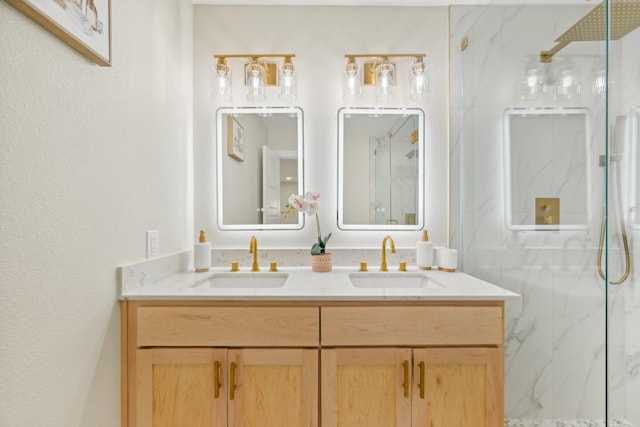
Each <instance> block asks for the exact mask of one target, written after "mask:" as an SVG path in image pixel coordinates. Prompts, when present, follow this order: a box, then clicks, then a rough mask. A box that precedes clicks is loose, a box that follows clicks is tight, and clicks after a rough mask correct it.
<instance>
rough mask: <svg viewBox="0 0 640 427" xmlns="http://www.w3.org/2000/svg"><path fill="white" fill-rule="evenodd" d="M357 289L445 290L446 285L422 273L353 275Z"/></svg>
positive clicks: (352, 281) (351, 275) (352, 280)
mask: <svg viewBox="0 0 640 427" xmlns="http://www.w3.org/2000/svg"><path fill="white" fill-rule="evenodd" d="M349 279H350V280H351V283H352V284H353V286H355V287H356V288H443V287H444V285H443V284H441V283H439V282H437V281H435V280H433V279H430V278H428V277H427V276H425V275H424V274H420V273H351V274H349Z"/></svg>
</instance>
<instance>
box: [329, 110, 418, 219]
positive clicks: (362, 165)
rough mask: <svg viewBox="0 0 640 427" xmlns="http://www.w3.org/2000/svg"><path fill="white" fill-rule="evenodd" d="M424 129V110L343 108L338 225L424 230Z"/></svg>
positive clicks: (339, 144)
mask: <svg viewBox="0 0 640 427" xmlns="http://www.w3.org/2000/svg"><path fill="white" fill-rule="evenodd" d="M424 127H425V115H424V112H423V111H422V110H421V109H419V108H341V109H340V110H338V192H337V193H338V203H337V205H338V228H340V229H342V230H396V231H399V230H421V229H422V228H424V211H425V209H424V180H425V172H424V163H425V161H424V155H425V150H424V145H425V141H424V135H425V128H424Z"/></svg>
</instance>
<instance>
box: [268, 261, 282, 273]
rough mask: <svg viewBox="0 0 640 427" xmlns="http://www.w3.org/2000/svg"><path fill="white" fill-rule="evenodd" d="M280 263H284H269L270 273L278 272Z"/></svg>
mask: <svg viewBox="0 0 640 427" xmlns="http://www.w3.org/2000/svg"><path fill="white" fill-rule="evenodd" d="M278 263H280V264H282V263H284V261H271V262H270V263H269V271H278Z"/></svg>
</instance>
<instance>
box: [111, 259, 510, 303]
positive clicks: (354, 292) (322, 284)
mask: <svg viewBox="0 0 640 427" xmlns="http://www.w3.org/2000/svg"><path fill="white" fill-rule="evenodd" d="M261 268H262V270H261V271H260V272H259V273H250V272H249V271H248V270H246V269H245V270H242V271H240V272H237V273H230V272H229V268H228V267H224V268H223V267H215V268H212V269H211V270H210V271H209V272H206V273H196V272H193V271H186V272H179V273H175V274H172V275H170V276H168V277H166V278H161V279H159V280H155V281H153V282H150V283H146V282H143V283H140V282H139V285H138V286H135V287H130V286H123V288H122V291H121V299H130V300H133V299H135V300H149V299H152V300H162V299H165V300H169V299H170V300H289V301H313V300H326V301H329V300H331V301H389V300H392V301H393V300H395V301H411V300H419V301H429V300H433V301H478V300H483V301H496V300H500V301H505V302H517V303H519V302H520V296H519V295H518V294H515V293H513V292H510V291H508V290H506V289H503V288H501V287H499V286H496V285H493V284H491V283H488V282H485V281H484V280H480V279H477V278H475V277H473V276H470V275H468V274H465V273H461V272H444V271H438V270H427V271H424V270H418V269H417V268H416V267H415V266H414V267H413V268H412V267H411V266H409V267H408V268H407V269H408V271H407V272H398V271H397V270H398V267H397V266H391V265H390V266H389V272H388V273H382V272H380V271H378V268H377V266H375V267H371V266H370V270H369V271H368V272H366V273H365V272H359V271H358V268H357V267H335V266H334V268H333V271H332V272H329V273H316V272H313V271H312V270H311V268H310V267H288V268H279V270H278V272H276V273H271V272H269V271H268V268H266V269H265V268H264V267H262V266H261ZM217 275H218V276H234V277H243V278H245V279H246V282H249V281H251V280H256V279H258V280H259V279H260V277H264V278H269V277H271V278H274V277H276V276H279V277H280V278H282V279H284V276H286V281H284V284H282V285H279V286H277V287H252V286H246V285H244V284H243V285H240V286H231V285H227V286H224V287H212V286H211V285H210V282H208V280H209V279H211V278H212V277H214V276H217ZM235 275H237V276H235ZM350 275H354V276H356V275H370V277H369V279H374V278H378V277H380V276H384V275H387V276H390V277H389V279H388V280H389V286H386V285H385V286H384V287H357V286H355V285H354V284H353V283H352V281H351V279H350ZM409 276H414V278H415V276H421V277H424V278H426V279H427V281H428V284H427V285H426V286H424V285H423V286H416V287H409V286H405V285H401V284H398V283H399V282H400V280H402V279H401V277H405V278H407V277H409ZM396 279H399V280H396ZM403 286H405V287H403Z"/></svg>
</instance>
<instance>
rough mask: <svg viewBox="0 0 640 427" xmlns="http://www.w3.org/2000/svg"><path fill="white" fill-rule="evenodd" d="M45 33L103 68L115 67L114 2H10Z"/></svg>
mask: <svg viewBox="0 0 640 427" xmlns="http://www.w3.org/2000/svg"><path fill="white" fill-rule="evenodd" d="M7 3H9V4H11V5H12V6H13V7H15V8H16V9H18V10H19V11H21V12H22V13H24V14H25V15H27V16H28V17H29V18H31V19H33V20H34V21H35V22H37V23H38V24H40V25H41V26H42V27H43V28H44V29H45V30H47V31H49V32H50V33H51V34H53V35H54V36H56V37H58V38H59V39H60V40H62V41H63V42H65V43H66V44H68V45H69V46H71V47H72V48H73V49H75V50H77V51H78V52H80V53H81V54H82V55H84V56H86V57H87V58H88V59H90V60H91V61H93V62H95V63H96V64H98V65H102V66H111V0H7Z"/></svg>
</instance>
